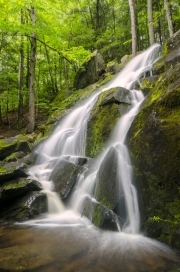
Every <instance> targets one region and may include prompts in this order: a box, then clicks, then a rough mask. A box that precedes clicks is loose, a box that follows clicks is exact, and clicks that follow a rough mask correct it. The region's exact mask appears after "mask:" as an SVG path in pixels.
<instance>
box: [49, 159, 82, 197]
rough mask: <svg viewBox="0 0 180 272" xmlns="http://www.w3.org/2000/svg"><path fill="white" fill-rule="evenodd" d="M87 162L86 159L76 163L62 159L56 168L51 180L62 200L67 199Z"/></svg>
mask: <svg viewBox="0 0 180 272" xmlns="http://www.w3.org/2000/svg"><path fill="white" fill-rule="evenodd" d="M86 162H87V159H86V158H80V157H79V158H78V160H77V161H75V163H72V162H69V161H67V160H66V159H65V158H63V159H61V160H60V161H59V163H58V164H57V165H56V166H55V167H54V169H53V171H52V173H51V175H50V177H49V180H52V181H53V183H54V191H55V192H57V193H58V194H59V195H60V197H61V199H65V198H66V197H67V196H68V195H69V193H70V192H71V189H72V188H73V186H74V184H75V182H76V180H77V177H78V175H79V173H80V172H81V171H82V169H83V164H85V163H86Z"/></svg>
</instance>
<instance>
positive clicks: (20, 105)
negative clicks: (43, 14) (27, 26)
mask: <svg viewBox="0 0 180 272" xmlns="http://www.w3.org/2000/svg"><path fill="white" fill-rule="evenodd" d="M21 24H24V11H23V9H21ZM23 85H24V37H23V36H21V44H20V62H19V93H18V128H21V127H22V121H23Z"/></svg>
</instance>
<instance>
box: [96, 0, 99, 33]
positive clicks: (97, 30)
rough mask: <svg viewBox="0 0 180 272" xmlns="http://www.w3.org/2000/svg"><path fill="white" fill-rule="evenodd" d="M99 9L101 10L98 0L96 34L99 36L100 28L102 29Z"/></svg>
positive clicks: (97, 0)
mask: <svg viewBox="0 0 180 272" xmlns="http://www.w3.org/2000/svg"><path fill="white" fill-rule="evenodd" d="M99 9H100V1H99V0H96V33H97V34H99V28H100V22H99Z"/></svg>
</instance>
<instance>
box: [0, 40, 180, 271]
mask: <svg viewBox="0 0 180 272" xmlns="http://www.w3.org/2000/svg"><path fill="white" fill-rule="evenodd" d="M158 52H159V46H158V45H154V46H153V47H151V48H149V49H148V50H147V51H145V52H144V53H142V54H140V55H139V56H137V57H136V58H134V59H133V60H132V61H131V62H130V63H129V64H128V65H127V66H126V67H125V68H124V69H123V70H122V71H121V72H120V73H119V74H118V75H117V77H116V78H115V79H114V80H113V81H112V82H111V83H110V84H109V85H106V86H105V88H103V89H102V90H98V91H97V93H95V94H93V95H92V96H91V97H89V98H88V99H87V100H86V101H84V103H83V104H81V105H80V106H79V107H78V108H76V109H75V110H73V111H72V112H71V113H70V114H68V115H67V116H66V117H65V118H64V119H63V120H62V121H60V122H59V124H58V125H57V127H56V129H55V130H54V132H53V134H52V135H51V136H50V137H49V139H47V140H46V141H45V142H44V143H42V144H41V145H40V146H39V147H38V149H37V150H36V152H37V162H36V165H34V166H33V167H31V168H30V169H29V174H30V175H31V176H32V177H33V178H34V179H37V180H38V181H40V182H41V183H42V185H43V188H44V191H45V192H46V194H47V196H48V201H49V213H48V214H45V215H43V218H42V217H41V218H40V219H36V220H32V221H31V220H28V221H26V222H25V223H23V224H25V225H26V226H25V227H24V225H23V224H22V223H21V225H20V226H19V224H15V225H13V226H7V227H6V228H5V227H4V226H0V241H1V243H0V244H1V246H0V256H1V261H0V271H17V270H18V271H51V272H59V271H63V272H65V271H86V272H92V271H93V272H99V271H107V272H112V271H113V272H119V271H126V272H137V271H138V272H160V271H163V272H170V271H179V270H178V269H179V268H180V258H179V257H180V256H179V254H178V253H177V254H176V253H175V252H173V251H172V250H171V249H170V248H168V247H166V246H165V245H163V244H161V243H159V242H157V241H155V240H152V239H150V238H146V237H144V236H143V235H141V234H139V233H138V232H139V222H140V219H139V208H138V201H137V194H136V189H135V187H134V186H133V184H132V166H131V162H130V159H129V154H128V150H127V148H126V146H125V138H126V134H127V131H128V129H129V127H130V125H131V122H132V121H133V118H134V116H135V115H136V114H137V112H138V109H139V106H140V104H141V101H142V100H143V95H142V93H141V92H140V91H135V90H132V89H133V85H134V83H135V81H137V82H139V83H140V78H141V77H142V76H143V74H144V73H146V72H147V71H150V70H151V68H152V65H153V63H154V62H155V61H156V59H157V58H158ZM116 86H122V87H126V88H129V89H131V91H130V93H131V102H132V105H131V107H130V108H129V111H128V112H127V113H126V114H124V115H123V116H122V117H121V118H120V120H119V121H118V122H117V124H116V126H115V128H114V131H113V133H112V135H111V138H110V140H109V141H108V143H107V146H106V148H105V150H104V151H103V152H102V153H101V154H100V155H99V156H98V157H97V158H96V159H95V160H93V161H94V162H93V163H92V164H91V163H90V164H89V165H88V164H87V169H85V171H84V173H81V174H80V175H79V177H78V180H77V181H76V186H75V187H74V191H73V194H72V195H71V201H70V202H71V203H70V204H71V207H72V209H73V212H71V210H67V209H65V207H64V205H63V204H62V203H61V201H60V199H59V198H58V196H57V195H56V193H55V192H53V183H52V182H51V180H50V176H51V174H52V173H53V172H54V171H55V169H56V168H58V167H59V165H60V166H61V165H62V162H63V160H64V161H67V160H69V162H71V163H73V164H76V160H77V157H78V156H81V157H82V156H84V154H85V142H86V128H87V122H88V118H89V116H90V114H91V110H92V108H93V106H94V103H95V102H96V100H97V98H98V95H99V94H100V93H101V92H103V91H105V90H107V89H108V88H111V87H116ZM109 154H110V155H111V154H114V155H113V156H116V157H117V160H116V163H114V164H115V167H114V164H113V170H114V169H116V171H117V175H115V176H117V180H116V181H117V182H118V183H119V187H120V189H121V194H123V201H124V206H125V209H126V212H125V216H126V218H125V223H123V224H122V225H121V226H120V227H121V231H119V232H115V231H102V230H100V229H98V228H96V227H94V226H93V225H92V224H90V222H89V221H87V220H86V219H85V218H82V217H81V213H82V209H83V202H84V200H85V199H86V198H87V197H88V198H91V199H92V201H93V202H97V200H96V197H97V196H98V190H97V188H96V178H97V176H98V173H99V172H101V171H102V172H104V171H106V173H107V174H108V172H109V170H111V169H110V168H111V165H110V166H108V167H107V169H104V168H103V167H104V165H105V164H104V162H106V160H107V158H108V156H109ZM110 159H111V157H110ZM90 162H92V160H90ZM58 169H59V168H58ZM94 188H96V189H94ZM94 191H95V193H93V192H94ZM75 211H76V212H78V213H76V212H75ZM32 225H33V226H32ZM34 225H35V226H36V227H34ZM129 233H130V234H129ZM6 237H7V239H6ZM4 260H5V261H4ZM174 268H175V270H174Z"/></svg>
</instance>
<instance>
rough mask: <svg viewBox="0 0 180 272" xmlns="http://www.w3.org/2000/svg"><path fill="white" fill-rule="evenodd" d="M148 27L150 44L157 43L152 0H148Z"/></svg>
mask: <svg viewBox="0 0 180 272" xmlns="http://www.w3.org/2000/svg"><path fill="white" fill-rule="evenodd" d="M148 29H149V41H150V45H153V44H154V43H155V39H154V22H153V7H152V0H148Z"/></svg>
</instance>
